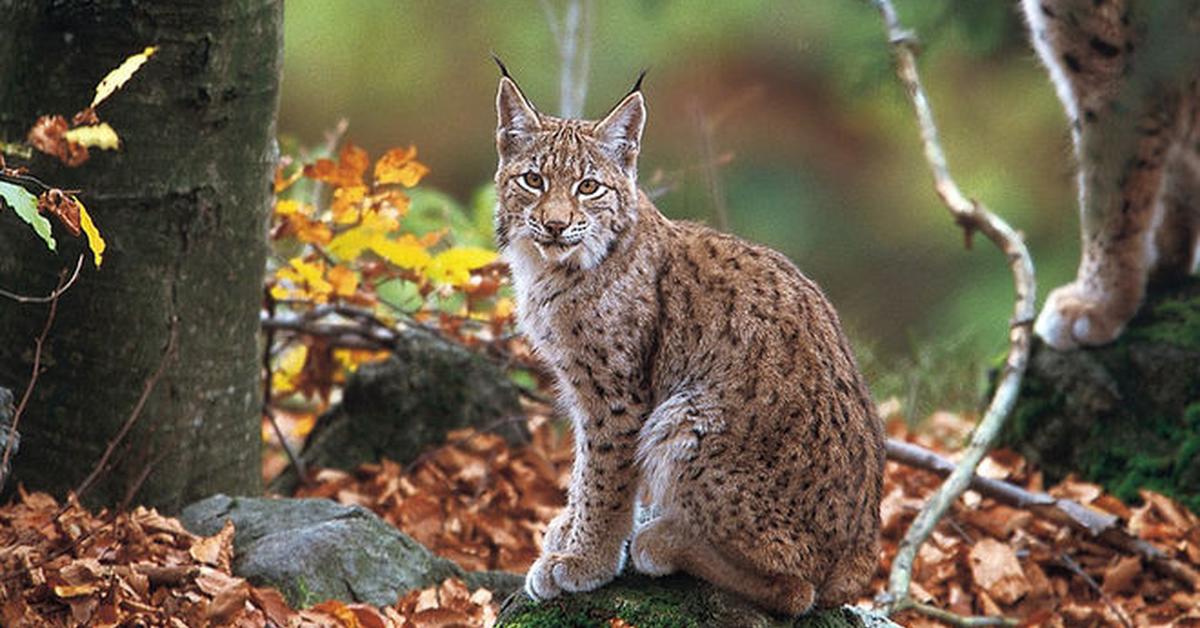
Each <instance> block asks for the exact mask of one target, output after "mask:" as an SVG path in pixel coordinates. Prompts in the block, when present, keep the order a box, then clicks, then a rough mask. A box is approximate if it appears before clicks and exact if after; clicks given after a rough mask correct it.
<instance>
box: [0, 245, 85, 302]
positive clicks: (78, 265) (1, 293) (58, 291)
mask: <svg viewBox="0 0 1200 628" xmlns="http://www.w3.org/2000/svg"><path fill="white" fill-rule="evenodd" d="M83 258H84V256H83V255H80V256H79V259H77V260H75V272H73V273H71V278H70V279H69V280H67V283H65V284H63V283H62V277H61V276H60V277H59V285H58V287H57V288H55V289H54V290H52V291H50V294H47V295H46V296H44V297H27V296H25V295H22V294H17V293H15V292H9V291H8V290H5V289H3V288H0V297H8V298H10V299H12V300H13V301H17V302H20V303H49V302H51V301H53V300H55V299H57V298H58V297H60V296H62V293H64V292H66V291H67V290H70V289H71V285H72V284H74V283H75V280H76V279H78V278H79V271H80V269H82V268H83Z"/></svg>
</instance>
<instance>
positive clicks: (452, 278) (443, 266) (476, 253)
mask: <svg viewBox="0 0 1200 628" xmlns="http://www.w3.org/2000/svg"><path fill="white" fill-rule="evenodd" d="M494 261H496V252H495V251H489V250H487V249H481V248H478V247H455V248H452V249H447V250H445V251H442V252H441V253H438V254H437V257H435V258H433V261H432V263H430V264H429V267H428V268H426V269H425V276H426V277H429V279H431V280H433V281H436V282H438V283H448V284H450V285H453V286H461V285H463V284H465V283H467V281H468V280H469V279H470V278H471V271H472V270H475V269H477V268H483V267H484V266H487V265H488V264H491V263H492V262H494Z"/></svg>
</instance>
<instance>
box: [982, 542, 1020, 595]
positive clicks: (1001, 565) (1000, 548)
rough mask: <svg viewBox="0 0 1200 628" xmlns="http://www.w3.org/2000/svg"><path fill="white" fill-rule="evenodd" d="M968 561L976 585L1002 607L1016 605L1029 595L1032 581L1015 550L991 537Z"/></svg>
mask: <svg viewBox="0 0 1200 628" xmlns="http://www.w3.org/2000/svg"><path fill="white" fill-rule="evenodd" d="M968 558H969V561H970V564H971V576H972V578H973V579H974V580H975V584H976V585H977V586H978V587H979V588H981V589H983V590H984V591H986V592H987V593H988V595H990V596H991V597H992V598H994V599H995V600H996V601H998V602H1000V603H1001V604H1012V603H1013V602H1016V601H1017V600H1019V599H1021V597H1022V596H1024V595H1025V594H1026V593H1028V592H1029V581H1028V580H1026V579H1025V572H1024V571H1022V570H1021V563H1020V562H1018V561H1017V556H1016V554H1015V553H1013V550H1012V548H1011V547H1009V546H1007V545H1005V544H1004V543H1001V542H999V541H996V540H994V539H990V538H984V539H980V540H979V542H977V543H976V544H975V546H974V547H972V548H971V551H970V553H969V554H968Z"/></svg>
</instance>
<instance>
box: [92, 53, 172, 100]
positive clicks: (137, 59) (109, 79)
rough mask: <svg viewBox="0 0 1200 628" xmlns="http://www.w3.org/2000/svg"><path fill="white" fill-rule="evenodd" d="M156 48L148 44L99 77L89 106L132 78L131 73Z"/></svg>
mask: <svg viewBox="0 0 1200 628" xmlns="http://www.w3.org/2000/svg"><path fill="white" fill-rule="evenodd" d="M156 50H158V48H157V47H156V46H150V47H148V48H146V49H145V50H143V51H141V52H139V53H137V54H135V55H132V56H131V57H129V58H128V59H126V60H125V61H124V62H122V63H121V65H119V66H117V69H115V70H113V71H112V72H109V73H108V75H107V76H105V77H104V78H102V79H100V84H99V85H97V86H96V97H95V98H93V99H92V104H91V105H89V107H92V108H95V107H96V105H99V104H100V103H101V102H103V101H104V99H105V98H108V97H109V96H111V95H112V93H113V92H115V91H117V90H118V89H121V86H122V85H124V84H125V83H126V82H128V81H129V79H131V78H133V74H134V73H135V72H137V71H138V69H139V68H141V67H142V64H143V63H145V62H146V61H148V60H149V59H150V57H152V56H154V52H155V51H156Z"/></svg>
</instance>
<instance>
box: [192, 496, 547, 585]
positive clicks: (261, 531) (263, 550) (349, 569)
mask: <svg viewBox="0 0 1200 628" xmlns="http://www.w3.org/2000/svg"><path fill="white" fill-rule="evenodd" d="M227 519H228V520H232V521H233V525H234V530H235V534H234V540H233V547H234V562H233V572H234V574H236V575H238V576H241V577H243V578H246V579H247V580H249V581H250V582H252V583H254V584H255V585H258V586H269V587H274V588H276V589H279V591H280V592H281V593H283V595H284V597H285V598H287V600H288V603H290V604H292V605H293V606H295V607H297V608H302V607H307V606H311V605H313V604H317V603H320V602H323V601H325V600H329V599H336V600H342V601H344V602H365V603H368V604H375V605H378V606H382V605H386V604H393V603H395V602H396V600H397V599H398V598H399V597H400V596H402V595H404V594H405V593H407V592H409V591H411V590H413V589H420V588H425V587H429V586H432V585H436V584H438V583H440V582H442V581H443V580H445V579H447V578H461V579H463V580H464V581H465V582H466V583H467V586H468V587H470V588H471V589H472V590H474V589H476V588H479V587H484V588H487V589H490V590H492V591H493V592H495V593H497V594H498V595H506V594H508V593H509V592H510V591H513V590H515V589H517V588H519V587H520V586H521V583H522V581H523V579H522V577H521V576H520V575H517V574H508V573H502V572H465V571H463V569H462V568H461V567H459V566H458V565H456V564H454V563H453V562H451V561H449V560H447V559H445V558H440V557H438V556H435V555H434V554H433V553H431V552H430V551H429V550H428V549H426V548H425V547H424V546H423V545H421V544H420V543H418V542H417V541H415V540H414V539H413V538H412V537H410V536H408V535H407V534H404V533H403V532H400V531H399V530H397V529H396V528H394V527H392V526H391V525H389V524H388V523H387V522H385V521H383V520H382V519H380V518H379V517H377V516H376V515H375V514H374V513H372V512H370V511H369V510H366V509H365V508H361V507H359V506H343V505H341V504H338V503H335V502H332V501H329V500H326V499H268V498H250V497H228V496H226V495H214V496H212V497H209V498H207V499H204V500H201V501H199V502H196V503H193V504H191V505H190V506H188V507H186V508H184V510H183V512H182V514H181V515H180V521H182V523H183V525H184V527H186V528H187V529H188V530H189V531H190V532H192V533H193V534H199V535H202V536H211V535H213V534H216V533H217V532H218V531H219V530H220V529H221V527H222V526H223V525H224V524H225V521H226V520H227Z"/></svg>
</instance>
